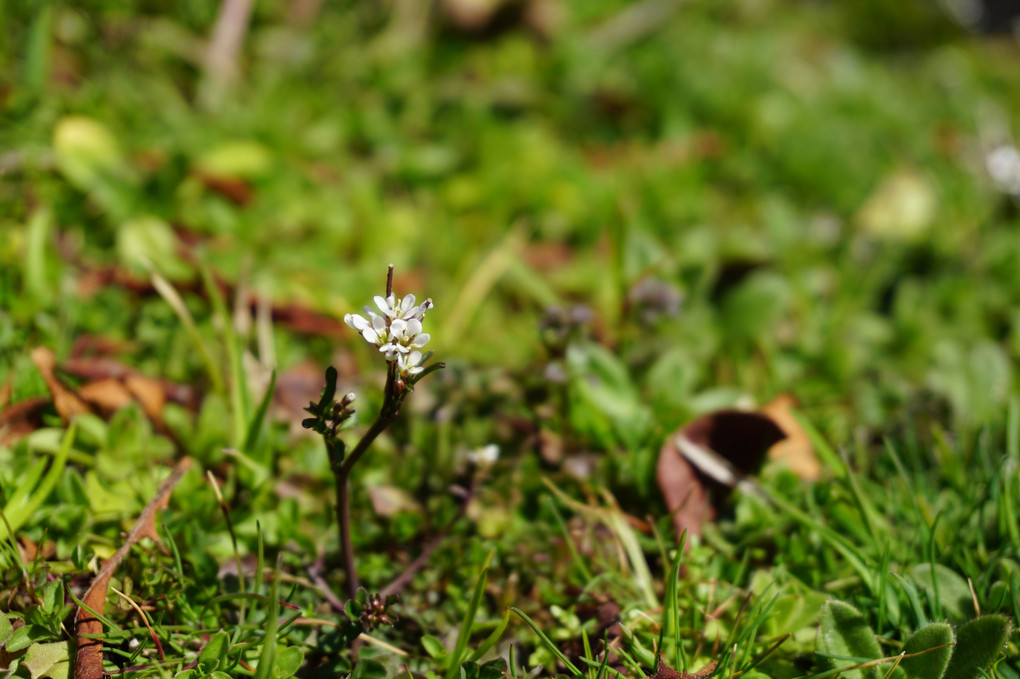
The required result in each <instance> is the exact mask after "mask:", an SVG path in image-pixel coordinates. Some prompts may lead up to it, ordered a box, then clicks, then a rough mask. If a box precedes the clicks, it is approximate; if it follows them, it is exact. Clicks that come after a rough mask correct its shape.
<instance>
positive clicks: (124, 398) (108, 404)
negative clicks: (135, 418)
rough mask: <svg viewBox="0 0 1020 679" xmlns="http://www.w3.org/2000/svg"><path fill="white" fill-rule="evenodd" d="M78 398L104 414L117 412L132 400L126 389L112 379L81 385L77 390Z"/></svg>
mask: <svg viewBox="0 0 1020 679" xmlns="http://www.w3.org/2000/svg"><path fill="white" fill-rule="evenodd" d="M78 396H80V397H81V399H82V400H83V401H85V402H86V403H88V404H90V405H92V406H95V408H96V409H98V410H100V411H102V412H104V413H111V412H113V411H114V410H119V409H120V408H123V407H124V406H126V405H128V404H129V403H131V402H132V401H133V400H134V399H133V398H131V392H129V391H128V390H127V387H125V386H124V385H123V384H122V383H121V382H120V380H115V379H113V378H112V377H108V378H106V379H102V380H96V381H95V382H89V383H88V384H85V385H82V386H81V387H80V388H79V389H78Z"/></svg>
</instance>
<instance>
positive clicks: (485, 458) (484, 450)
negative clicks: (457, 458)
mask: <svg viewBox="0 0 1020 679" xmlns="http://www.w3.org/2000/svg"><path fill="white" fill-rule="evenodd" d="M467 459H468V461H469V462H471V464H475V465H478V466H479V467H488V466H490V465H493V464H495V463H496V460H498V459H499V446H497V445H496V444H495V443H490V444H489V445H487V446H482V447H481V448H478V449H477V450H472V451H471V452H470V453H468V454H467Z"/></svg>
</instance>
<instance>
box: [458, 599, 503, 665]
mask: <svg viewBox="0 0 1020 679" xmlns="http://www.w3.org/2000/svg"><path fill="white" fill-rule="evenodd" d="M509 623H510V609H509V608H508V609H507V610H506V612H505V613H504V614H503V619H502V620H500V621H499V624H498V625H496V629H494V630H492V633H491V634H490V635H489V636H487V637H486V638H485V641H483V642H482V643H481V645H480V646H479V647H478V648H476V649H475V650H474V651H472V653H471V655H469V656H468V660H470V661H471V662H478V660H479V659H481V657H482V656H483V655H485V654H486V653H488V651H489V649H490V648H492V647H493V646H495V645H496V642H497V641H499V639H500V637H502V636H503V632H505V631H506V627H507V625H508V624H509Z"/></svg>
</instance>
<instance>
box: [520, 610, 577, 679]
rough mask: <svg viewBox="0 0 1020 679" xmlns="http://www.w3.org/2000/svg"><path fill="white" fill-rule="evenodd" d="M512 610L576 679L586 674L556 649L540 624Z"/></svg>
mask: <svg viewBox="0 0 1020 679" xmlns="http://www.w3.org/2000/svg"><path fill="white" fill-rule="evenodd" d="M510 610H511V611H513V612H514V613H516V614H517V615H518V617H520V619H521V620H523V621H524V622H525V624H527V626H528V627H530V628H531V629H532V631H533V632H534V633H535V634H537V635H538V638H539V640H540V641H541V642H542V645H543V646H545V647H546V650H548V651H549V652H550V653H552V654H553V655H554V656H556V659H557V660H559V661H560V662H561V663H563V665H564V666H565V667H566V668H567V671H568V672H570V673H571V674H572V675H574V676H575V677H580V676H582V675H583V674H584V673H583V672H582V671H581V670H579V669H577V666H576V665H574V663H572V662H570V659H569V658H567V656H565V655H563V652H562V651H560V649H559V648H557V647H556V644H554V643H553V641H552V639H550V638H549V637H547V636H546V634H545V632H543V631H542V628H541V627H539V626H538V623H536V622H535V621H534V620H532V619H531V618H530V617H529V616H528V614H527V613H525V612H524V611H522V610H521V609H519V608H515V607H513V606H511V607H510Z"/></svg>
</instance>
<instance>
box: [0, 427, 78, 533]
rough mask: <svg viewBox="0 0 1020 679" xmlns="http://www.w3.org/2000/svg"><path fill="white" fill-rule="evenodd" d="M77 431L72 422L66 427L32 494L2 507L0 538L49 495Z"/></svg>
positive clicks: (12, 529) (26, 517)
mask: <svg viewBox="0 0 1020 679" xmlns="http://www.w3.org/2000/svg"><path fill="white" fill-rule="evenodd" d="M77 431H78V425H77V424H76V423H74V422H72V423H71V426H70V427H68V428H67V433H65V434H64V441H63V443H61V445H60V450H58V451H57V455H56V457H54V458H53V462H51V463H50V467H49V469H47V470H46V475H45V476H43V478H42V480H41V481H40V482H39V485H38V486H37V487H36V488H35V490H34V491H32V494H31V495H30V496H29V497H27V498H26V499H25V500H24V501H23V502H22V503H20V504H19V505H18V506H16V507H9V508H5V509H4V516H5V517H6V519H7V521H6V522H0V540H3V539H4V538H6V537H7V536H8V535H10V533H9V532H8V529H9V530H10V531H17V530H18V529H19V528H21V526H22V525H24V523H25V522H26V521H28V520H29V519H30V518H31V517H32V515H33V514H35V512H36V510H38V509H39V507H41V506H42V503H43V502H45V501H46V498H48V497H49V496H50V493H51V492H53V489H54V488H55V487H56V485H57V481H59V480H60V477H61V476H62V475H63V473H64V468H65V467H66V466H67V458H68V455H70V453H71V446H72V445H73V444H74V437H75V434H76V433H77Z"/></svg>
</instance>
